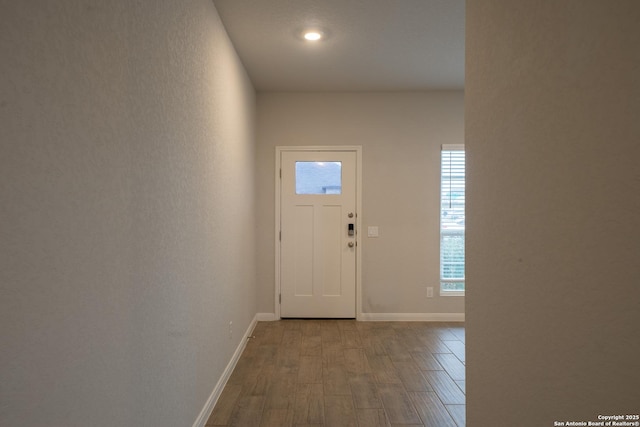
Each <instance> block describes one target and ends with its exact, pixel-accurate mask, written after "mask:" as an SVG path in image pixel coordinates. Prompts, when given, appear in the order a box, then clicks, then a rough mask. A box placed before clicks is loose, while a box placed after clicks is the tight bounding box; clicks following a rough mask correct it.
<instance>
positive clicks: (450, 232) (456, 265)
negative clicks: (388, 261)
mask: <svg viewBox="0 0 640 427" xmlns="http://www.w3.org/2000/svg"><path fill="white" fill-rule="evenodd" d="M440 166H441V167H440V182H441V186H440V294H441V295H464V264H465V262H464V219H465V203H464V201H465V155H464V145H462V144H460V145H458V144H456V145H443V146H442V151H441V162H440Z"/></svg>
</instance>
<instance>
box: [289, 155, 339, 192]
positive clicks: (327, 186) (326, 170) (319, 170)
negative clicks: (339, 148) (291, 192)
mask: <svg viewBox="0 0 640 427" xmlns="http://www.w3.org/2000/svg"><path fill="white" fill-rule="evenodd" d="M341 193H342V162H296V194H341Z"/></svg>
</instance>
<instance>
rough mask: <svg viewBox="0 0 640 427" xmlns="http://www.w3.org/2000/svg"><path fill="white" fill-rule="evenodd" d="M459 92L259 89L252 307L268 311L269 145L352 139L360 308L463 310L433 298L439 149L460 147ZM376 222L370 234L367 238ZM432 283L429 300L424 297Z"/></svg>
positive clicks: (454, 300) (455, 300) (459, 300)
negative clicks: (359, 181)
mask: <svg viewBox="0 0 640 427" xmlns="http://www.w3.org/2000/svg"><path fill="white" fill-rule="evenodd" d="M463 103H464V95H463V93H462V92H455V91H452V92H446V91H445V92H426V93H322V94H320V93H259V94H258V98H257V138H258V147H257V171H258V175H257V178H258V184H257V191H258V199H257V200H258V210H259V211H260V217H259V219H258V242H257V247H258V276H259V278H260V291H259V292H260V293H259V304H260V305H259V310H260V311H261V312H267V313H273V312H274V280H275V274H274V263H275V255H274V228H275V226H274V223H275V219H274V215H275V207H274V203H275V189H274V176H275V172H274V170H275V147H276V146H279V145H282V146H288V145H361V146H362V152H363V167H362V169H363V189H362V190H363V193H362V203H363V207H362V212H361V218H362V225H363V228H364V230H361V233H360V239H359V242H360V243H359V245H360V246H359V248H360V249H361V250H362V296H361V300H362V311H363V312H365V313H463V312H464V297H439V296H438V292H437V289H438V280H439V191H440V188H439V186H440V176H439V174H440V163H439V162H440V145H441V144H453V143H457V144H460V143H463V141H464V135H463V127H464V125H463ZM369 225H377V226H378V227H379V229H380V237H379V238H375V239H374V238H367V237H366V227H367V226H369ZM427 286H433V287H434V288H435V290H436V292H435V298H433V299H427V298H426V287H427Z"/></svg>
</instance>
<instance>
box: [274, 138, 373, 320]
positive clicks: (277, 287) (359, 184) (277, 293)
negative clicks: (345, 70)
mask: <svg viewBox="0 0 640 427" xmlns="http://www.w3.org/2000/svg"><path fill="white" fill-rule="evenodd" d="M283 151H351V152H355V153H356V212H357V216H356V232H357V233H358V234H357V238H356V242H357V245H358V250H357V251H356V320H360V319H361V317H362V299H361V297H360V296H361V295H362V271H361V270H362V269H361V266H362V247H363V245H362V241H363V240H362V237H363V234H362V146H361V145H336V146H331V145H322V146H277V147H276V162H275V165H276V168H275V173H274V180H275V188H276V212H275V217H276V218H275V233H274V241H275V255H276V256H275V262H276V265H275V292H274V294H275V295H274V306H275V318H276V319H280V318H281V317H280V203H281V194H280V168H281V167H282V165H281V157H282V156H281V154H282V152H283Z"/></svg>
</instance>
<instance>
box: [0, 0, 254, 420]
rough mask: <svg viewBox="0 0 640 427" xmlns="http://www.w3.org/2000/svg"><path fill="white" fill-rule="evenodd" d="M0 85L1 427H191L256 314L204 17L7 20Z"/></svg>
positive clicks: (232, 145)
mask: <svg viewBox="0 0 640 427" xmlns="http://www.w3.org/2000/svg"><path fill="white" fill-rule="evenodd" d="M0 75H1V76H2V79H1V80H0V123H1V125H0V200H1V204H0V242H1V244H0V330H1V332H0V348H1V349H2V351H0V424H1V425H3V426H25V427H28V426H43V425H47V426H65V427H72V426H87V425H91V426H154V427H156V426H167V427H175V426H188V425H192V424H193V422H194V420H195V419H196V417H197V416H198V414H199V412H200V410H201V409H202V408H203V406H204V404H205V402H206V400H207V398H208V397H209V395H210V393H211V391H212V390H213V388H214V386H215V384H216V382H217V380H218V378H219V377H220V375H221V373H222V371H223V369H224V367H225V366H226V364H227V362H228V361H229V359H230V357H231V355H232V353H233V351H234V350H235V348H236V346H237V345H238V341H239V339H240V337H241V335H242V333H243V332H244V331H245V329H246V328H247V326H248V325H249V323H250V321H251V319H252V318H253V315H254V314H255V312H256V304H255V294H256V290H255V268H254V260H255V255H254V254H255V250H254V245H253V241H254V230H255V228H254V224H255V220H254V211H255V210H254V174H253V169H254V160H253V159H254V146H253V139H254V136H253V123H254V91H253V88H252V86H251V84H250V82H249V81H248V79H247V77H246V75H245V72H244V70H243V68H242V66H241V64H240V62H239V61H238V59H237V57H236V55H235V52H234V50H233V48H232V46H231V44H230V42H229V41H228V39H227V36H226V33H225V32H224V29H223V27H222V25H221V23H220V21H219V18H218V16H217V13H216V12H215V9H214V8H213V6H212V4H211V2H209V1H207V0H193V1H181V2H176V1H169V0H164V1H155V0H154V1H137V2H131V1H128V0H115V1H110V2H106V3H105V2H86V1H79V0H61V1H56V2H47V1H30V2H9V1H3V2H0ZM229 321H233V323H234V326H235V331H236V332H235V335H234V337H233V338H232V339H230V338H229V337H228V333H227V325H228V322H229Z"/></svg>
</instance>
